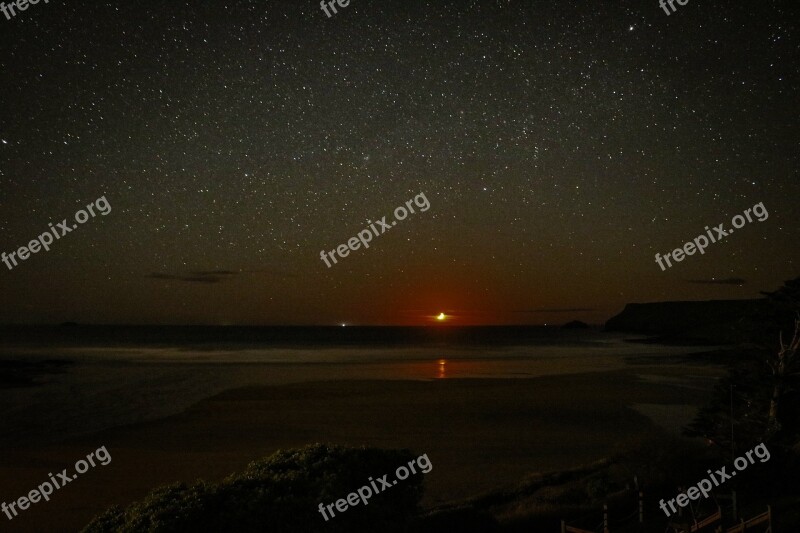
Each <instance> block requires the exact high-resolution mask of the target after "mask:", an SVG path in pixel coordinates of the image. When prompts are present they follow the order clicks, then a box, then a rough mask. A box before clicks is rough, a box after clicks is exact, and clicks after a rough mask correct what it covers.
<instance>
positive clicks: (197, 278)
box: [145, 271, 236, 283]
mask: <svg viewBox="0 0 800 533" xmlns="http://www.w3.org/2000/svg"><path fill="white" fill-rule="evenodd" d="M235 274H236V273H235V272H225V271H216V272H191V273H189V274H186V275H172V274H159V273H157V272H154V273H152V274H148V275H147V276H145V277H148V278H153V279H167V280H174V281H186V282H188V283H219V282H220V281H222V280H223V279H230V276H233V275H235Z"/></svg>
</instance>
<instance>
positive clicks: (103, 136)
mask: <svg viewBox="0 0 800 533" xmlns="http://www.w3.org/2000/svg"><path fill="white" fill-rule="evenodd" d="M431 4H433V5H431V6H426V5H423V3H421V2H418V1H410V0H404V1H396V0H390V1H381V2H376V1H368V0H351V3H350V5H349V7H346V8H339V12H338V14H336V15H333V17H331V18H328V17H327V16H326V15H325V13H324V12H323V11H322V10H321V9H320V5H319V3H318V2H317V1H314V0H309V1H305V0H303V1H300V0H297V1H293V2H257V1H244V0H241V1H236V0H232V1H216V2H200V1H197V2H191V3H188V4H187V3H186V2H181V1H171V2H147V1H146V2H74V1H69V0H50V2H49V3H48V4H45V3H44V2H39V3H38V4H37V5H32V6H30V7H29V8H28V9H27V10H26V11H24V12H20V13H18V15H17V16H16V17H14V18H12V19H11V20H6V17H5V16H2V15H0V34H1V35H2V37H1V38H0V39H1V40H2V43H1V44H0V71H1V72H2V74H0V95H1V96H0V102H2V111H0V251H4V252H6V253H9V252H12V251H15V250H17V249H18V248H19V247H21V246H25V245H27V243H28V242H29V241H30V240H31V239H34V238H36V236H38V235H39V234H42V233H43V232H45V231H47V230H48V224H49V223H51V222H52V223H53V224H56V223H58V222H60V221H61V220H62V219H64V218H67V219H69V221H70V223H72V220H73V215H74V213H75V212H76V211H77V210H78V209H80V208H82V207H84V206H86V205H87V204H89V203H90V202H93V201H94V200H95V199H97V198H99V197H101V196H105V197H106V199H107V200H108V203H109V204H110V205H111V207H112V211H111V213H109V214H108V215H107V216H97V217H95V218H91V219H90V220H89V221H88V222H86V223H85V224H84V225H82V226H79V228H78V229H75V230H74V231H73V232H71V233H69V234H67V235H65V236H64V237H62V238H61V239H59V240H58V241H56V242H55V243H54V244H53V245H52V246H51V250H50V251H49V252H45V251H40V252H39V253H37V254H35V255H32V256H31V257H30V258H29V259H27V260H26V261H24V262H21V263H20V264H19V266H17V267H15V268H14V269H13V270H9V269H8V268H6V266H5V265H3V264H0V323H58V322H62V321H77V322H80V323H136V324H243V325H244V324H253V325H260V324H263V325H272V324H324V325H327V324H339V323H347V324H354V325H355V324H390V325H391V324H428V323H434V322H436V321H435V320H434V319H433V318H432V317H433V316H435V315H437V314H438V313H440V312H444V313H446V314H447V315H448V316H449V318H448V320H446V321H445V322H447V323H450V324H514V323H519V324H541V323H562V322H565V321H568V320H572V319H575V318H580V319H583V320H586V321H589V322H595V323H599V322H602V321H604V320H605V319H607V318H608V317H610V316H611V315H613V314H615V313H616V312H618V311H620V310H621V308H622V306H623V305H624V304H625V303H626V302H643V301H659V300H682V299H688V300H699V299H717V298H719V299H728V298H750V297H756V296H758V292H759V291H761V290H771V289H775V288H777V287H778V286H779V285H780V284H781V283H782V282H783V280H786V279H790V278H794V277H796V276H797V275H798V274H800V253H799V252H798V246H797V243H798V237H800V230H799V229H798V224H797V215H798V213H799V212H800V209H798V200H799V199H800V180H798V170H797V168H798V158H799V157H798V154H800V151H798V145H799V144H800V143H799V142H798V141H800V135H798V126H797V120H798V111H799V109H798V107H800V106H799V105H798V104H799V103H800V99H798V86H799V85H800V84H799V82H798V76H797V68H798V61H797V60H798V55H800V54H798V39H797V37H798V36H797V20H798V18H797V16H796V15H797V11H796V2H790V1H788V0H787V1H768V0H764V1H758V2H722V1H707V0H703V1H700V0H690V1H689V3H688V4H687V5H685V6H680V5H678V4H675V6H676V8H677V11H676V12H675V13H673V14H671V15H669V16H667V15H666V14H665V12H664V11H663V10H662V9H661V8H660V7H659V5H658V1H657V0H646V1H643V0H636V1H621V2H586V1H584V0H581V1H562V0H559V1H550V2H540V1H536V2H530V1H527V2H522V1H519V2H516V1H499V0H493V1H489V0H487V1H483V2H476V1H462V2H431ZM792 14H794V17H793V16H792ZM419 193H424V194H425V196H426V197H427V199H428V200H429V201H430V208H429V209H428V210H427V211H426V212H424V213H421V212H417V213H416V214H413V215H409V217H408V218H407V219H406V220H404V221H402V222H398V224H397V226H394V227H392V229H391V230H390V231H388V232H387V233H386V234H384V235H381V236H379V237H375V238H374V239H373V241H372V243H371V246H370V248H369V249H367V250H364V249H363V248H362V249H359V250H357V251H354V252H350V255H349V256H348V257H346V258H341V259H339V263H338V264H336V265H333V266H332V267H331V268H328V267H326V266H325V264H324V263H323V261H321V260H320V251H321V250H323V249H324V250H332V249H334V248H336V247H337V246H338V245H340V244H342V243H346V242H347V240H348V239H349V238H351V237H353V236H355V235H356V234H357V233H358V232H359V231H361V230H363V229H364V228H365V227H367V225H368V223H367V221H368V220H372V221H373V222H374V221H375V220H376V219H380V218H381V217H382V216H387V220H392V218H393V217H392V212H393V210H394V209H395V208H396V207H397V206H400V205H403V204H404V203H405V202H406V201H407V200H411V199H413V198H414V196H416V195H417V194H419ZM758 202H763V203H764V205H765V207H766V209H767V210H768V212H769V219H768V220H766V221H765V222H755V221H754V222H753V223H750V224H747V225H746V226H744V227H743V228H742V229H740V230H737V233H734V234H733V235H730V236H729V237H727V238H726V239H725V240H723V241H722V242H720V243H717V244H711V245H710V246H709V247H708V249H707V250H706V253H705V254H704V255H697V254H695V255H694V256H691V257H687V258H686V259H685V260H684V261H683V262H681V263H678V264H675V266H673V267H672V268H670V269H667V270H666V271H661V269H660V268H659V267H658V265H657V264H656V263H655V261H654V256H655V254H656V253H657V252H659V253H661V254H664V253H667V252H670V251H671V250H673V249H675V248H678V247H681V246H683V244H684V243H685V242H687V241H690V240H692V239H693V238H694V237H696V236H697V235H699V234H702V233H704V232H705V230H704V227H705V226H709V227H711V226H714V225H717V224H719V223H723V222H724V223H725V225H726V227H729V226H730V220H731V217H733V216H734V215H736V214H740V213H742V212H743V211H744V210H745V209H747V208H750V207H752V206H753V205H754V204H757V203H758Z"/></svg>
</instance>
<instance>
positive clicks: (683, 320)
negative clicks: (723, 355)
mask: <svg viewBox="0 0 800 533" xmlns="http://www.w3.org/2000/svg"><path fill="white" fill-rule="evenodd" d="M766 309H767V300H766V299H760V300H709V301H702V302H654V303H640V304H627V305H626V306H625V309H623V310H622V312H621V313H620V314H618V315H616V316H614V317H612V318H611V319H609V320H608V322H606V331H622V332H630V333H641V334H645V335H656V336H661V337H666V338H670V339H675V340H677V339H682V340H698V341H705V342H710V343H733V342H741V341H745V340H747V339H746V331H748V330H749V327H750V326H751V324H752V321H753V319H754V317H755V316H757V315H759V314H760V313H763V312H765V310H766Z"/></svg>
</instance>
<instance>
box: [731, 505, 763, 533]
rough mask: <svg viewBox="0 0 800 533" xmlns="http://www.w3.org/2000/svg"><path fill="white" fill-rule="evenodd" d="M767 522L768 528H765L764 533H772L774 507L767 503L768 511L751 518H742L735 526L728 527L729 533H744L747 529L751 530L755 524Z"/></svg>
mask: <svg viewBox="0 0 800 533" xmlns="http://www.w3.org/2000/svg"><path fill="white" fill-rule="evenodd" d="M765 522H766V523H767V524H768V525H767V529H765V530H764V532H763V533H772V507H771V506H769V505H767V512H766V513H761V514H760V515H758V516H754V517H753V518H751V519H750V520H744V519H742V523H741V524H738V525H735V526H733V527H732V528H730V529H728V533H744V532H745V531H747V530H749V529H750V528H751V527H753V526H757V525H759V524H763V523H765Z"/></svg>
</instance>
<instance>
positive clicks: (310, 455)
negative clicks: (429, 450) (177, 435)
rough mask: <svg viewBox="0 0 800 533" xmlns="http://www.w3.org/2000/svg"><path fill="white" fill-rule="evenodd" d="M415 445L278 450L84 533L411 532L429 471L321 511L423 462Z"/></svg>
mask: <svg viewBox="0 0 800 533" xmlns="http://www.w3.org/2000/svg"><path fill="white" fill-rule="evenodd" d="M415 458H416V456H414V455H413V454H412V453H411V452H410V451H408V450H379V449H374V448H345V447H340V446H331V445H322V444H315V445H311V446H306V447H305V448H301V449H296V450H288V451H278V452H276V453H275V454H273V455H272V456H270V457H268V458H266V459H264V460H260V461H256V462H253V463H251V464H250V465H248V467H247V468H246V470H245V471H244V472H242V473H240V474H233V475H231V476H229V477H228V478H226V479H225V480H223V481H222V482H221V483H219V484H216V485H215V484H209V483H204V482H198V483H195V484H194V485H187V484H185V483H177V484H173V485H169V486H166V487H161V488H158V489H156V490H154V491H153V492H152V493H150V494H149V495H148V496H147V497H146V498H145V499H144V500H143V501H141V502H137V503H134V504H132V505H130V506H129V507H127V508H125V509H122V508H119V507H114V508H111V509H109V510H108V511H106V512H105V513H103V514H102V515H100V516H98V517H96V518H95V519H94V520H92V522H91V523H90V524H89V525H88V526H86V528H84V530H83V533H107V532H108V533H110V532H115V533H116V532H118V533H139V532H158V533H189V532H199V531H214V532H225V531H231V532H233V531H235V532H237V533H239V532H241V533H250V532H253V533H255V532H262V531H270V532H274V533H316V532H320V533H321V532H323V531H324V532H331V533H340V532H341V533H344V532H358V531H382V532H387V533H403V532H406V531H409V530H410V527H411V524H412V523H413V521H414V520H416V518H417V516H418V513H419V501H420V499H421V497H422V481H423V475H422V474H419V473H418V474H413V475H411V476H410V477H409V478H408V479H406V480H404V481H399V482H398V483H397V485H393V486H392V487H391V489H386V490H385V492H381V493H379V494H377V495H374V496H373V497H372V498H370V499H369V500H368V502H367V503H368V505H363V504H360V503H359V505H357V506H354V507H352V508H348V509H347V511H345V512H343V513H340V512H338V511H336V516H335V517H333V518H330V520H329V521H327V522H326V521H325V519H324V518H323V517H322V515H321V514H320V513H319V511H318V506H319V504H320V503H322V504H325V505H327V504H330V503H334V502H335V501H336V500H338V499H340V498H346V497H347V495H348V494H349V493H351V492H355V491H356V490H357V489H358V488H359V487H362V486H364V485H367V484H368V478H369V477H373V478H378V477H380V476H382V475H384V474H389V478H387V479H392V478H393V477H394V472H395V469H396V468H397V467H398V466H401V465H407V464H408V462H409V461H411V460H412V459H415Z"/></svg>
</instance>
